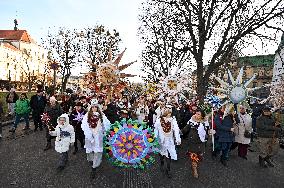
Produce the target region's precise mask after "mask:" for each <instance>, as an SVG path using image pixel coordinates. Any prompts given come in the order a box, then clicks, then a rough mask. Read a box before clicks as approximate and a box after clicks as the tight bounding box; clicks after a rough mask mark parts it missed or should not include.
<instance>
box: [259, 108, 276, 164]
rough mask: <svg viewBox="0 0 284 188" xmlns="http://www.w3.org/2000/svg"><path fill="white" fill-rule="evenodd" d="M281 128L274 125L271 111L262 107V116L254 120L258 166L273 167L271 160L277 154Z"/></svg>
mask: <svg viewBox="0 0 284 188" xmlns="http://www.w3.org/2000/svg"><path fill="white" fill-rule="evenodd" d="M280 131H281V128H280V127H279V126H277V125H276V122H275V119H274V118H273V117H272V113H271V109H270V108H269V107H264V108H263V110H262V115H261V116H260V117H259V118H257V120H256V132H257V137H258V138H257V143H258V147H259V151H260V152H259V165H260V167H263V168H267V165H268V166H270V167H274V164H273V163H272V162H271V158H272V157H273V156H274V155H276V154H277V153H278V150H279V139H278V138H279V135H280Z"/></svg>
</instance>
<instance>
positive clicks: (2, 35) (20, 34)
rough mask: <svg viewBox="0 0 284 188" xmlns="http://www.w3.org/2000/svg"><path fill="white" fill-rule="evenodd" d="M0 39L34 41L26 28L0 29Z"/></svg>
mask: <svg viewBox="0 0 284 188" xmlns="http://www.w3.org/2000/svg"><path fill="white" fill-rule="evenodd" d="M0 39H5V40H16V41H23V42H28V43H35V42H34V40H33V39H32V38H31V37H30V35H29V34H28V32H27V31H26V30H0Z"/></svg>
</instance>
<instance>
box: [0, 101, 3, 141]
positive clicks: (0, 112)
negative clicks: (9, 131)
mask: <svg viewBox="0 0 284 188" xmlns="http://www.w3.org/2000/svg"><path fill="white" fill-rule="evenodd" d="M3 116H4V110H3V104H2V102H0V139H1V138H2V121H3Z"/></svg>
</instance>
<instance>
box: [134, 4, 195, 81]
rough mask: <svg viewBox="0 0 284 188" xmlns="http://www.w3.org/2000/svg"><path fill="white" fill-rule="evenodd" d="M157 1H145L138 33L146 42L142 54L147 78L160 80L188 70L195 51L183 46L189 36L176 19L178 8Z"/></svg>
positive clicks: (143, 41) (141, 39) (142, 40)
mask: <svg viewBox="0 0 284 188" xmlns="http://www.w3.org/2000/svg"><path fill="white" fill-rule="evenodd" d="M154 4H155V3H152V2H151V1H147V2H145V3H143V6H142V8H141V9H140V11H141V14H140V16H139V20H140V22H141V26H140V27H139V30H138V34H139V36H140V41H141V42H142V43H144V44H146V45H145V49H144V50H143V51H142V57H141V59H142V63H143V68H144V72H146V73H147V74H148V75H147V76H148V77H147V78H146V80H148V81H154V82H157V81H158V80H159V78H160V77H162V76H164V75H170V74H171V71H176V70H178V71H185V70H184V68H185V66H183V65H185V64H187V65H189V63H190V62H189V61H188V60H189V57H190V55H191V54H190V53H189V52H187V51H182V50H179V48H182V47H183V46H182V44H181V42H182V41H184V40H186V38H185V37H184V36H185V33H184V30H183V29H182V28H180V26H179V25H178V24H176V22H175V17H177V16H178V12H177V11H176V10H174V9H173V8H170V7H168V6H166V5H165V4H156V5H154Z"/></svg>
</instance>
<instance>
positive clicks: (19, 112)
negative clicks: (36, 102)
mask: <svg viewBox="0 0 284 188" xmlns="http://www.w3.org/2000/svg"><path fill="white" fill-rule="evenodd" d="M30 112H31V109H30V101H29V100H28V98H27V95H26V94H25V93H21V95H20V99H18V100H17V101H16V104H15V114H16V117H15V123H14V125H13V127H12V128H11V130H9V131H10V132H15V131H16V128H17V126H18V124H19V123H20V120H21V118H24V120H25V123H26V126H25V127H24V129H23V130H27V129H29V128H30V124H29V114H30Z"/></svg>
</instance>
